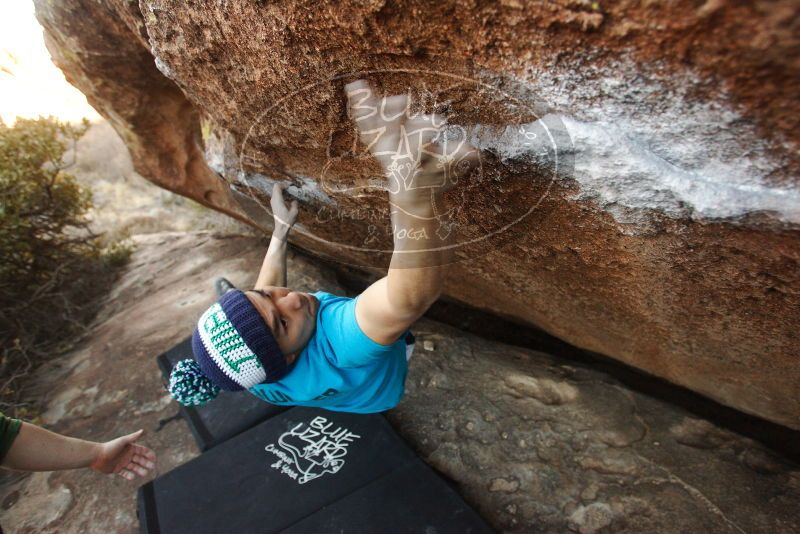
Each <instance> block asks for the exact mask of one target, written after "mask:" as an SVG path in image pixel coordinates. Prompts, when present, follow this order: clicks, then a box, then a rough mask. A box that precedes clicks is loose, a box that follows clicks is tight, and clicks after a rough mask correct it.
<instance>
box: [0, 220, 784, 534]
mask: <svg viewBox="0 0 800 534" xmlns="http://www.w3.org/2000/svg"><path fill="white" fill-rule="evenodd" d="M135 240H136V244H137V250H136V252H135V253H134V255H133V258H132V260H131V264H130V266H129V267H128V269H127V271H126V272H125V274H124V275H123V276H122V278H121V279H120V281H119V284H118V285H117V286H116V288H115V289H114V291H113V292H112V294H110V295H109V297H108V299H107V302H106V304H105V305H104V307H103V309H102V311H101V312H100V314H99V316H98V319H97V320H96V322H95V324H94V325H92V327H91V333H90V335H89V336H88V338H87V340H86V342H85V343H84V344H83V345H82V346H80V347H79V348H78V349H77V350H75V351H73V352H72V353H70V354H68V355H66V356H65V357H64V358H63V359H59V360H55V362H54V364H55V365H53V366H52V367H51V368H50V369H48V370H44V371H42V372H40V373H39V376H38V378H39V380H40V382H41V387H42V393H43V394H46V395H47V398H48V399H49V402H48V403H47V408H48V409H47V410H46V411H45V412H44V414H43V415H42V421H40V422H41V423H43V424H45V425H47V426H48V427H49V428H52V429H54V430H57V431H60V432H63V433H67V434H70V435H75V436H80V437H85V438H91V439H103V438H110V437H112V436H115V435H118V434H121V433H124V432H127V431H130V430H131V429H135V428H144V429H145V436H144V438H143V441H144V443H145V444H146V445H148V446H149V447H151V448H153V449H154V450H155V451H156V454H157V455H158V467H157V470H156V472H155V473H154V474H153V475H152V476H158V475H159V474H162V473H164V472H166V471H168V470H170V469H173V468H174V467H176V466H178V465H180V464H182V463H185V462H187V461H189V460H190V459H192V458H194V457H195V456H196V455H197V454H198V450H197V448H196V446H195V443H194V441H193V439H192V437H191V434H190V432H189V429H188V426H187V425H186V424H185V422H184V421H183V420H182V419H181V418H180V416H179V415H178V407H177V405H176V404H175V403H174V402H173V401H172V400H171V399H170V398H169V396H168V394H167V393H166V392H165V391H164V388H163V386H162V382H161V380H162V379H161V375H160V372H159V370H158V367H157V365H156V362H155V356H156V355H157V354H159V353H161V352H163V351H165V350H167V349H169V348H170V347H171V346H172V345H173V344H174V343H177V342H178V341H180V340H181V339H183V338H184V337H185V336H186V335H188V334H189V332H190V331H191V329H192V326H193V324H194V322H195V321H196V320H197V317H198V316H199V314H200V313H202V310H204V309H205V308H206V307H207V306H208V305H209V304H211V303H212V302H213V300H214V295H213V291H212V282H213V280H214V279H215V278H216V277H217V276H219V275H220V274H225V275H226V276H228V277H229V278H230V279H231V280H232V281H233V282H234V283H235V284H237V285H242V286H243V285H246V284H249V283H252V282H253V281H254V280H255V277H256V274H257V270H258V268H259V266H260V264H261V259H262V254H263V252H264V249H265V247H266V244H265V242H264V240H262V239H257V238H254V237H251V236H242V235H236V234H214V233H210V232H195V233H184V232H182V233H175V232H165V233H154V234H149V235H139V236H136V237H135ZM288 263H289V282H290V283H291V284H293V286H294V287H297V288H299V289H301V290H313V289H321V290H325V291H330V292H333V293H337V294H343V289H342V287H341V285H340V284H339V282H338V281H337V277H336V275H335V273H332V272H330V271H329V270H325V269H320V268H319V267H317V266H316V264H315V262H314V260H313V259H312V258H308V257H306V256H303V255H301V254H294V253H292V254H290V257H289V260H288ZM165 318H168V319H165ZM414 332H415V333H416V334H417V336H418V340H419V341H420V343H418V345H417V350H416V352H415V354H414V356H413V357H412V359H411V362H410V369H409V376H408V380H407V382H406V386H407V393H406V396H405V398H404V399H403V401H402V402H401V403H400V405H399V406H398V407H397V408H396V409H394V410H392V411H390V412H388V418H389V421H390V422H391V423H392V424H393V425H394V426H395V428H396V429H397V430H398V431H399V432H400V434H401V435H402V436H403V437H404V438H405V439H406V441H407V442H408V443H409V444H410V445H411V446H412V447H413V448H414V449H415V450H416V451H417V452H418V454H419V455H420V456H421V457H422V458H423V459H424V460H425V461H427V462H428V463H430V464H431V465H432V466H433V467H434V468H435V469H437V470H438V471H439V472H440V473H441V474H442V475H444V476H445V477H447V478H449V479H450V480H452V481H453V482H454V483H455V485H456V488H457V489H458V490H459V491H460V492H461V493H462V494H463V495H464V497H465V499H466V500H467V501H468V502H469V503H470V504H471V505H472V506H474V507H475V508H476V509H477V510H478V511H479V512H480V513H481V515H483V516H484V517H485V518H486V519H487V521H489V523H490V524H491V525H492V526H494V527H495V528H496V529H498V530H499V531H504V532H567V531H574V532H584V533H588V532H617V531H627V532H654V531H658V532H676V533H677V532H733V533H741V532H748V533H760V532H763V533H770V534H772V533H790V532H797V531H798V530H800V507H799V506H798V503H800V466H798V465H797V464H796V463H793V462H792V461H791V460H790V459H788V458H786V457H782V456H781V455H779V454H776V453H775V452H773V451H771V450H770V449H768V448H766V447H764V446H763V445H761V444H760V443H757V442H755V441H753V440H751V439H748V438H746V437H743V436H741V435H739V434H736V433H733V432H731V431H729V430H726V429H725V428H722V427H720V426H717V425H715V423H714V422H713V421H710V420H707V419H703V418H699V417H697V416H696V415H693V414H691V413H687V412H686V411H684V410H682V409H680V408H677V407H676V406H674V405H671V404H668V403H665V402H662V401H659V400H656V399H654V398H651V397H648V396H646V395H644V394H642V393H637V392H635V391H632V390H630V389H629V388H626V387H625V386H623V385H622V384H620V383H619V382H618V381H617V380H616V379H615V378H614V377H613V376H611V375H608V374H606V373H602V372H598V371H596V370H594V369H592V368H590V367H588V366H585V365H582V364H569V363H567V362H565V361H564V360H559V359H558V358H555V357H553V356H550V355H547V354H543V353H540V352H535V351H530V350H523V349H519V348H513V347H509V346H507V345H503V344H501V343H496V342H490V341H487V340H485V339H481V338H478V337H476V336H473V335H470V334H468V333H465V332H463V331H459V330H456V329H453V328H450V327H447V326H444V325H442V324H441V323H438V322H435V321H431V320H427V319H423V320H422V321H420V322H418V323H417V324H416V325H415V326H414ZM242 394H243V395H245V394H247V393H242ZM4 475H6V476H5V480H4V481H3V483H2V484H1V485H0V522H2V525H3V528H4V529H5V531H7V532H14V533H21V534H26V533H33V532H36V533H50V532H53V533H55V532H58V533H62V532H64V533H68V532H69V533H71V532H82V533H83V532H88V533H94V532H97V533H107V532H114V533H124V532H130V533H134V532H138V522H137V519H136V483H131V482H128V481H126V480H124V479H122V478H121V477H105V476H101V475H97V474H95V473H92V472H88V471H73V472H61V473H35V474H32V475H30V476H27V477H24V478H10V477H8V476H7V475H8V473H7V472H6V473H4ZM196 490H197V488H186V492H187V493H186V498H187V499H191V498H192V492H193V491H196Z"/></svg>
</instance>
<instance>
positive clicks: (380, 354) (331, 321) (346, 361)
mask: <svg viewBox="0 0 800 534" xmlns="http://www.w3.org/2000/svg"><path fill="white" fill-rule="evenodd" d="M357 301H358V297H356V298H354V299H346V300H341V301H339V302H335V303H332V304H331V305H330V306H329V307H328V309H327V310H325V311H326V312H327V313H326V320H325V334H326V336H327V338H328V341H329V342H330V345H331V348H332V349H333V352H334V354H335V355H336V359H337V364H338V365H339V366H340V367H360V366H362V365H368V364H370V363H373V362H375V361H377V360H378V359H380V358H385V357H387V356H388V355H389V354H390V353H392V351H395V350H397V347H396V345H397V343H398V342H400V343H402V342H403V340H402V339H400V340H398V341H396V342H395V343H392V344H391V345H381V344H380V343H376V342H375V341H373V340H371V339H370V338H369V337H367V335H366V334H365V333H364V332H363V331H362V330H361V327H360V326H358V321H356V302H357Z"/></svg>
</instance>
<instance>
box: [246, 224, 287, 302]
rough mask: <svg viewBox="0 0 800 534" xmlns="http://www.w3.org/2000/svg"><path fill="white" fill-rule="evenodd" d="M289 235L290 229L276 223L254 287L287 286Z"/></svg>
mask: <svg viewBox="0 0 800 534" xmlns="http://www.w3.org/2000/svg"><path fill="white" fill-rule="evenodd" d="M288 237H289V229H287V228H285V227H280V228H279V227H277V225H276V228H275V231H273V232H272V239H270V242H269V248H268V249H267V254H266V256H264V262H263V263H262V264H261V271H260V272H259V273H258V279H257V280H256V285H255V287H254V289H263V288H264V287H266V286H280V287H286V249H287V244H286V243H287V240H288Z"/></svg>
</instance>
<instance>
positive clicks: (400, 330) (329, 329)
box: [169, 80, 477, 413]
mask: <svg viewBox="0 0 800 534" xmlns="http://www.w3.org/2000/svg"><path fill="white" fill-rule="evenodd" d="M345 91H346V94H347V97H348V112H349V115H350V117H351V119H352V120H353V121H354V123H355V127H356V130H357V131H358V133H359V139H360V141H361V143H362V144H363V145H364V146H366V147H367V148H368V150H369V151H370V152H371V153H372V155H373V156H374V157H375V158H377V159H378V161H379V162H380V163H381V166H382V168H383V171H384V172H385V178H386V180H387V187H386V188H387V189H388V191H389V205H390V210H391V223H392V232H393V239H394V251H393V254H392V258H391V262H390V266H389V270H388V274H387V276H385V277H384V278H381V279H380V280H378V281H377V282H375V283H374V284H372V285H371V286H369V287H368V288H367V289H366V290H364V292H363V293H361V294H360V295H359V296H357V297H356V298H354V299H353V298H345V297H339V296H335V295H332V294H330V293H325V292H322V291H318V292H315V293H302V292H299V291H293V290H291V289H289V288H287V287H285V286H286V248H287V239H288V235H289V232H290V230H291V228H292V226H293V225H294V223H295V221H296V219H297V214H298V206H297V201H292V202H291V204H290V205H289V206H287V205H286V203H285V202H284V200H283V190H282V187H281V186H280V185H279V184H276V185H275V186H274V189H273V192H272V200H271V207H272V212H273V217H274V223H275V224H274V230H273V233H272V238H271V240H270V244H269V248H268V250H267V253H266V257H265V258H264V262H263V265H262V266H261V270H260V272H259V274H258V278H257V280H256V283H255V285H254V287H253V289H251V290H249V291H244V292H242V291H239V290H236V289H230V290H229V291H227V292H226V293H225V294H224V295H223V296H222V297H221V298H220V299H219V300H218V301H217V302H215V303H214V304H213V305H212V306H211V307H210V308H209V309H208V310H206V312H205V313H203V315H202V316H201V317H200V319H199V321H198V323H197V327H196V329H195V331H194V334H193V337H192V350H193V353H194V359H193V360H191V359H190V360H182V361H181V362H178V364H177V365H176V366H175V367H174V369H173V371H172V373H171V375H170V380H169V390H170V393H171V394H172V396H173V397H174V398H175V399H177V400H178V401H179V402H181V403H183V404H184V405H200V404H204V403H205V402H207V401H209V400H211V399H212V398H214V397H215V396H216V395H217V393H218V392H219V390H220V389H224V390H229V391H239V390H249V391H250V393H252V394H254V395H256V396H258V397H259V398H261V399H262V400H265V401H267V402H270V403H273V404H282V405H300V406H315V407H320V408H325V409H329V410H335V411H346V412H356V413H374V412H380V411H384V410H387V409H389V408H392V407H394V406H395V405H397V403H398V402H400V399H401V398H402V396H403V391H404V383H405V377H406V371H407V360H408V358H409V357H410V354H411V352H412V351H413V336H412V335H411V334H410V332H409V328H410V326H411V325H412V324H413V323H414V322H415V321H416V320H417V319H419V318H420V317H421V316H422V314H423V313H425V311H426V310H427V309H428V307H429V306H430V305H431V304H432V303H433V302H434V301H435V300H436V299H437V298H438V297H439V294H440V292H441V288H442V282H443V279H444V274H445V273H444V270H445V263H446V261H447V258H446V256H445V255H446V253H447V251H448V250H449V248H450V247H448V246H447V245H448V243H450V242H451V240H452V231H451V230H452V223H449V222H448V221H446V220H444V219H445V217H444V216H443V214H445V213H447V210H446V209H444V208H445V205H444V192H445V190H446V189H447V188H448V187H450V186H451V185H452V183H453V182H454V181H455V180H453V179H450V177H451V176H453V174H452V173H455V172H456V171H458V172H459V173H463V172H466V171H467V170H468V169H469V167H470V164H471V162H473V161H474V160H475V159H476V156H477V151H476V149H475V148H473V147H472V146H471V145H469V144H468V143H466V142H465V141H463V140H462V142H460V143H454V142H452V140H448V139H445V138H443V136H442V135H440V134H442V132H443V130H442V125H443V123H444V121H443V120H442V117H440V116H438V115H435V114H434V115H421V114H415V113H411V112H410V109H411V108H410V99H409V98H408V96H406V95H397V96H389V97H385V98H381V99H378V98H377V97H376V96H375V95H374V94H373V90H372V88H371V87H370V86H369V85H368V84H367V83H366V82H365V81H363V80H359V81H356V82H353V83H351V84H348V85H347V86H346V87H345Z"/></svg>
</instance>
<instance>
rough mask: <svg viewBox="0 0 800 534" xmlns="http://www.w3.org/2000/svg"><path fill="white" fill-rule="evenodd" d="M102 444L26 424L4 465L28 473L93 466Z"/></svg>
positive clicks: (23, 425)
mask: <svg viewBox="0 0 800 534" xmlns="http://www.w3.org/2000/svg"><path fill="white" fill-rule="evenodd" d="M100 447H101V444H100V443H95V442H93V441H85V440H82V439H77V438H70V437H67V436H62V435H60V434H56V433H55V432H50V431H49V430H45V429H44V428H41V427H38V426H36V425H32V424H29V423H22V427H20V429H19V434H18V435H17V438H16V439H15V440H14V444H13V445H12V446H11V449H10V450H9V451H8V454H7V455H6V457H5V459H4V460H3V466H4V467H8V468H11V469H20V470H24V471H57V470H61V469H78V468H81V467H89V466H90V465H91V464H92V462H94V461H95V460H96V459H97V457H98V455H99V453H100Z"/></svg>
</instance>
